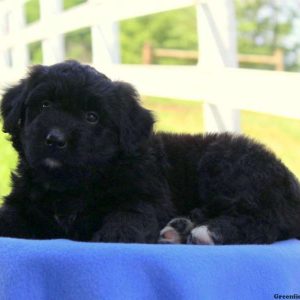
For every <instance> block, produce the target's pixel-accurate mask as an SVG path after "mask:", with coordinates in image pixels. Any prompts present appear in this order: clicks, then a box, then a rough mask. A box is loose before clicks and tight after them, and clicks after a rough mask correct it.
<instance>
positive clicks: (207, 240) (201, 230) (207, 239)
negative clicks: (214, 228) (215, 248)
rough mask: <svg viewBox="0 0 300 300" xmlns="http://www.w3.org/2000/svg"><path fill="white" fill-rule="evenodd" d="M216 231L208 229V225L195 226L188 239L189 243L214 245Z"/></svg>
mask: <svg viewBox="0 0 300 300" xmlns="http://www.w3.org/2000/svg"><path fill="white" fill-rule="evenodd" d="M214 238H215V236H214V233H213V232H211V231H210V230H209V229H208V226H205V225H202V226H198V227H195V228H194V229H193V230H192V231H191V234H190V235H189V237H188V239H187V243H188V244H195V245H214V244H215V241H214Z"/></svg>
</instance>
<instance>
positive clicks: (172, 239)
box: [158, 225, 181, 244]
mask: <svg viewBox="0 0 300 300" xmlns="http://www.w3.org/2000/svg"><path fill="white" fill-rule="evenodd" d="M158 242H159V243H160V244H180V243H181V238H180V235H179V233H178V232H177V231H176V230H175V229H174V228H173V227H171V226H168V225H167V226H166V227H165V228H163V229H162V230H161V232H160V235H159V239H158Z"/></svg>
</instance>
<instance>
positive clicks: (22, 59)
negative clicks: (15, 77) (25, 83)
mask: <svg viewBox="0 0 300 300" xmlns="http://www.w3.org/2000/svg"><path fill="white" fill-rule="evenodd" d="M25 23H26V22H25V13H24V4H23V2H20V3H18V4H16V5H15V6H14V7H13V9H12V10H11V11H10V12H9V13H8V32H9V33H12V34H16V35H17V34H18V32H20V31H21V30H22V29H23V28H24V26H25V25H26V24H25ZM20 36H21V35H20ZM6 55H7V56H8V54H6ZM11 60H12V61H11V63H12V67H13V68H14V69H16V70H17V69H24V68H25V67H26V66H27V65H28V62H29V53H28V47H27V45H26V44H25V43H24V42H22V39H19V41H18V42H17V43H16V44H15V46H14V47H13V48H12V49H11Z"/></svg>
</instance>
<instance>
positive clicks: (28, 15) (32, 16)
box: [25, 0, 51, 24]
mask: <svg viewBox="0 0 300 300" xmlns="http://www.w3.org/2000/svg"><path fill="white" fill-rule="evenodd" d="M50 1H51V0H50ZM39 19H40V2H39V0H29V1H27V2H26V3H25V20H26V24H30V23H34V22H36V21H38V20H39Z"/></svg>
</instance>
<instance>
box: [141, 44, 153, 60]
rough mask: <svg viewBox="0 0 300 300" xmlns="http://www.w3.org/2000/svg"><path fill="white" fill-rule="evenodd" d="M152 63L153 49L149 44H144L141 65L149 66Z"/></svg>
mask: <svg viewBox="0 0 300 300" xmlns="http://www.w3.org/2000/svg"><path fill="white" fill-rule="evenodd" d="M152 62H153V47H152V45H151V43H150V42H146V43H144V46H143V54H142V63H143V64H144V65H151V64H152Z"/></svg>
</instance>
